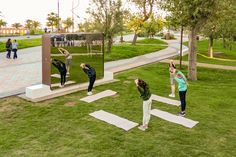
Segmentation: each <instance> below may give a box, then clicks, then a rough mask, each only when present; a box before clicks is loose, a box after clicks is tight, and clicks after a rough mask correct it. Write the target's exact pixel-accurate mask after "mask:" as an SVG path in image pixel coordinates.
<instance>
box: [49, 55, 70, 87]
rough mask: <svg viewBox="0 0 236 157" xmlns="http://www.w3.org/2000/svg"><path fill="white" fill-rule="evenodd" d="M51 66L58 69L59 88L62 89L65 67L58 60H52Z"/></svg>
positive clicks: (64, 79) (64, 80)
mask: <svg viewBox="0 0 236 157" xmlns="http://www.w3.org/2000/svg"><path fill="white" fill-rule="evenodd" d="M52 64H53V65H54V66H55V67H56V68H57V69H58V71H59V72H60V75H61V85H60V87H61V88H62V87H64V85H65V82H66V73H67V71H66V65H65V63H63V62H62V61H60V60H57V59H53V60H52Z"/></svg>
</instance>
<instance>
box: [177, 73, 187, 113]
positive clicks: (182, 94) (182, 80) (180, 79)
mask: <svg viewBox="0 0 236 157" xmlns="http://www.w3.org/2000/svg"><path fill="white" fill-rule="evenodd" d="M174 71H175V81H176V82H177V83H178V90H179V98H180V102H181V112H180V113H179V114H178V115H179V116H185V108H186V93H187V84H188V83H187V79H186V77H185V76H184V74H183V73H182V72H181V71H176V70H174Z"/></svg>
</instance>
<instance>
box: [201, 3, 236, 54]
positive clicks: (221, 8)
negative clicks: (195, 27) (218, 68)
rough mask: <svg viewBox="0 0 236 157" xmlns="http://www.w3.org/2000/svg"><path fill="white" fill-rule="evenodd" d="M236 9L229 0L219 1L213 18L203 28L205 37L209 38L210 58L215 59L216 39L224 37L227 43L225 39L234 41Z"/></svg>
mask: <svg viewBox="0 0 236 157" xmlns="http://www.w3.org/2000/svg"><path fill="white" fill-rule="evenodd" d="M235 9H236V8H235V7H233V4H232V2H230V1H228V0H222V1H219V4H218V5H217V9H216V10H215V12H214V14H213V16H211V17H210V18H209V20H208V21H207V23H206V24H205V25H204V26H203V27H202V28H201V32H202V33H203V35H205V36H206V37H208V38H209V44H208V45H209V46H208V54H209V57H211V58H213V57H214V50H213V44H214V39H217V38H220V37H223V41H225V39H229V40H230V39H232V35H233V34H235V33H236V31H235V26H236V22H235V18H236V16H235V14H236V10H235Z"/></svg>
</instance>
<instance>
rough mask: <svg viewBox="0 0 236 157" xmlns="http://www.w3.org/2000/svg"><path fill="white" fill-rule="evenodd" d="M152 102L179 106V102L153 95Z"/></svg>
mask: <svg viewBox="0 0 236 157" xmlns="http://www.w3.org/2000/svg"><path fill="white" fill-rule="evenodd" d="M152 100H155V101H159V102H162V103H165V104H169V105H174V106H180V101H177V100H173V99H169V98H166V97H162V96H158V95H154V94H152Z"/></svg>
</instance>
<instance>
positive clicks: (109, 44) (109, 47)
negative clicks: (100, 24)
mask: <svg viewBox="0 0 236 157" xmlns="http://www.w3.org/2000/svg"><path fill="white" fill-rule="evenodd" d="M112 44H113V40H112V37H111V36H108V45H107V52H108V53H111V48H112Z"/></svg>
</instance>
